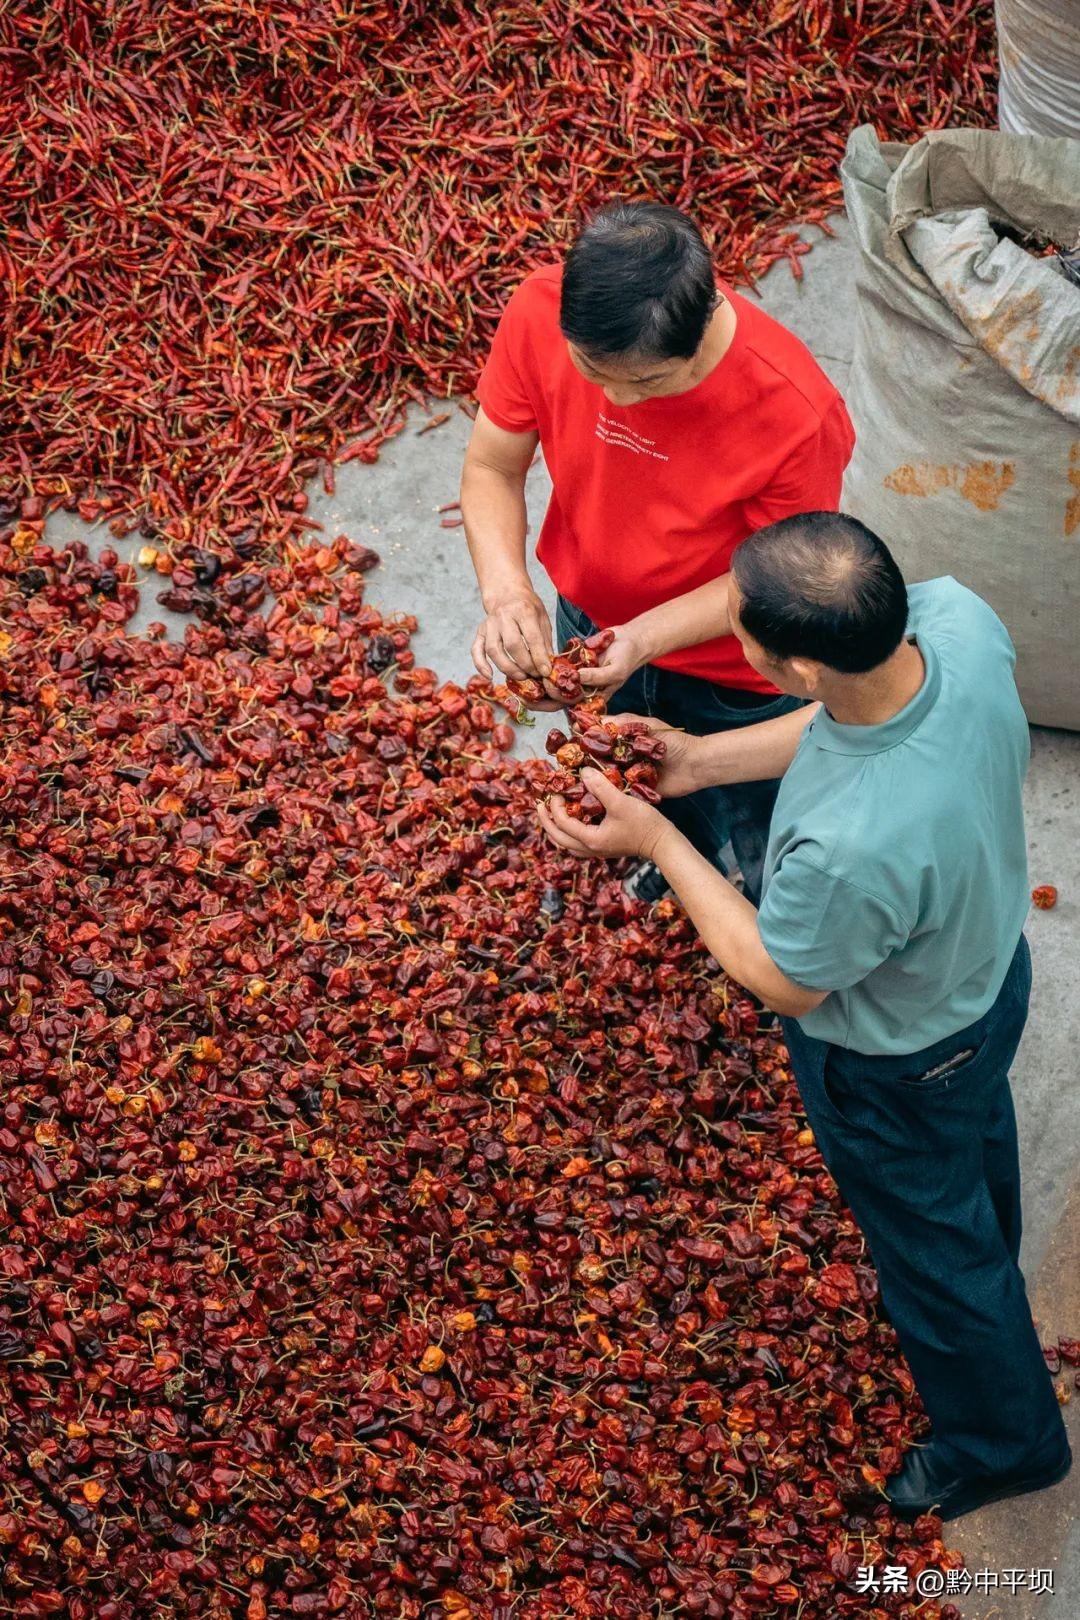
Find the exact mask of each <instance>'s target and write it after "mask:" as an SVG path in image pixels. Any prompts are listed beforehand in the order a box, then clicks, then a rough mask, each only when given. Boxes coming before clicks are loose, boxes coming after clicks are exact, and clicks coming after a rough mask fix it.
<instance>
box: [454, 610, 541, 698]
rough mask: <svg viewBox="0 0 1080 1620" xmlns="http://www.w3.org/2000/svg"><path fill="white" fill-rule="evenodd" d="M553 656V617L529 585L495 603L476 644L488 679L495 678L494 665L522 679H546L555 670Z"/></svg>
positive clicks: (477, 659) (477, 656)
mask: <svg viewBox="0 0 1080 1620" xmlns="http://www.w3.org/2000/svg"><path fill="white" fill-rule="evenodd" d="M551 655H552V636H551V620H550V619H549V618H548V614H547V609H546V608H545V607H544V604H543V602H541V600H540V598H539V597H538V596H537V595H536V593H535V591H532V590H530V589H528V588H523V589H522V590H520V591H518V592H516V593H515V594H513V595H510V596H506V597H503V598H501V599H500V600H499V601H497V602H496V603H494V604H493V605H492V607H491V608H490V609H489V611H488V613H487V616H486V617H485V619H484V621H483V623H482V624H481V626H480V628H479V630H478V631H477V632H476V637H475V639H474V641H473V644H472V661H473V663H474V664H475V665H476V668H477V670H478V672H479V673H480V674H481V675H483V677H484V679H485V680H491V665H492V664H494V665H495V666H496V667H497V668H498V669H500V670H502V672H503V674H504V675H510V676H514V677H516V678H518V679H521V678H522V677H523V676H527V675H538V676H540V677H541V678H543V677H544V676H546V675H549V674H550V673H551ZM537 706H538V705H530V707H537ZM545 707H550V708H553V709H554V708H558V707H559V705H558V704H555V703H552V704H549V705H545Z"/></svg>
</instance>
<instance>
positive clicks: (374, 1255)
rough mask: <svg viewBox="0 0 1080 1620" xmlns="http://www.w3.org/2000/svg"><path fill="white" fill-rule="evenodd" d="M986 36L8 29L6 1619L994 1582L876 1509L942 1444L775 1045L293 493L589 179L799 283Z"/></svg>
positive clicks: (654, 1611)
mask: <svg viewBox="0 0 1080 1620" xmlns="http://www.w3.org/2000/svg"><path fill="white" fill-rule="evenodd" d="M990 9H991V8H990V6H989V4H988V0H978V3H974V4H972V3H970V0H969V3H961V4H945V3H944V0H942V3H941V4H938V3H936V0H927V3H926V4H925V5H924V4H909V5H899V6H898V5H895V4H892V5H886V4H884V0H867V3H865V4H863V3H862V0H858V3H852V4H836V5H830V4H827V3H825V4H822V3H817V0H814V3H802V4H799V5H793V4H791V3H790V0H779V3H774V4H770V5H764V4H747V5H739V6H736V5H734V4H731V3H723V4H719V5H717V4H711V5H705V4H696V3H694V0H688V3H686V4H680V5H679V6H677V7H670V6H666V5H660V4H658V3H655V0H641V3H637V0H635V3H634V4H633V5H632V6H631V7H630V9H629V10H627V8H625V7H624V8H621V9H616V10H612V8H610V7H609V6H607V5H604V4H601V3H600V0H596V3H577V4H571V3H569V0H552V3H551V4H549V5H546V6H544V7H543V8H536V7H526V6H521V5H516V4H509V5H505V6H499V7H494V8H488V9H487V10H485V11H483V12H481V13H478V12H477V11H476V10H475V9H474V8H471V7H466V6H453V5H434V6H420V5H418V4H409V3H404V4H400V3H395V4H389V3H387V4H366V5H361V4H356V3H351V0H335V3H331V0H314V3H312V4H309V5H304V6H297V5H295V4H293V3H291V0H290V3H286V0H249V3H248V4H244V3H243V0H207V3H204V4H200V5H198V6H191V5H188V4H186V3H185V4H181V3H179V0H159V3H157V4H154V5H150V4H148V3H147V0H79V3H72V4H64V5H56V6H38V5H31V4H29V3H28V0H27V3H25V4H18V3H17V4H15V5H14V6H10V7H8V8H6V9H5V12H4V16H3V18H0V60H2V62H3V66H4V72H5V82H6V85H7V90H6V93H5V97H4V100H3V104H2V105H0V179H2V182H3V183H2V184H0V274H2V277H3V283H4V292H5V300H4V306H3V309H2V311H0V320H2V322H3V326H2V332H0V1009H2V1026H0V1071H2V1073H3V1076H4V1086H3V1094H2V1096H0V1193H2V1198H0V1279H2V1288H0V1557H2V1558H3V1560H4V1573H3V1597H4V1602H5V1604H6V1608H7V1612H10V1613H12V1614H14V1615H16V1616H40V1615H49V1614H58V1615H66V1616H69V1617H70V1620H142V1617H144V1616H145V1617H147V1620H151V1617H158V1616H165V1615H176V1616H180V1615H206V1616H216V1617H224V1616H240V1617H242V1620H287V1617H289V1616H293V1615H316V1616H321V1615H335V1614H336V1615H342V1616H346V1617H348V1616H352V1615H359V1614H365V1615H367V1614H371V1615H375V1616H386V1617H390V1620H396V1617H400V1620H430V1617H432V1616H435V1615H440V1616H443V1617H445V1620H469V1617H473V1620H541V1617H551V1620H556V1617H564V1616H565V1615H567V1614H570V1613H573V1614H581V1615H597V1616H600V1615H603V1616H612V1617H615V1620H618V1617H624V1620H640V1617H641V1616H643V1615H656V1616H666V1615H673V1616H674V1615H688V1616H704V1617H706V1620H756V1617H765V1616H768V1617H773V1616H776V1617H783V1616H786V1615H790V1616H791V1617H792V1620H796V1617H798V1620H825V1617H826V1616H828V1617H830V1620H832V1617H835V1616H845V1615H851V1616H856V1615H857V1616H859V1617H860V1620H865V1617H866V1616H868V1615H869V1616H875V1617H876V1616H884V1615H905V1614H908V1613H914V1603H913V1602H912V1601H908V1600H904V1599H902V1598H889V1599H883V1600H882V1602H881V1607H880V1608H871V1609H868V1608H867V1601H868V1600H867V1599H866V1598H864V1597H862V1596H859V1595H856V1594H854V1593H853V1591H852V1582H851V1577H852V1575H853V1573H854V1570H855V1568H856V1566H857V1565H858V1564H860V1563H873V1562H879V1563H880V1562H884V1561H888V1562H891V1563H894V1564H897V1563H899V1564H904V1565H907V1566H908V1567H909V1568H910V1569H911V1570H912V1571H915V1570H918V1569H919V1568H921V1567H922V1566H923V1565H924V1564H926V1563H927V1562H933V1563H934V1564H936V1565H938V1566H943V1565H947V1564H949V1563H950V1562H955V1559H954V1558H953V1557H952V1555H949V1554H947V1553H946V1552H945V1550H944V1549H943V1547H942V1545H941V1542H940V1541H939V1539H938V1536H939V1533H940V1527H939V1525H938V1523H937V1521H936V1520H929V1519H928V1520H925V1521H922V1522H920V1523H919V1524H918V1525H917V1526H915V1527H913V1528H909V1527H906V1526H904V1525H900V1524H896V1523H894V1522H893V1521H892V1519H891V1517H890V1516H889V1514H888V1512H887V1510H886V1509H885V1508H884V1506H882V1507H878V1508H877V1509H876V1510H875V1509H873V1508H872V1507H870V1508H867V1507H865V1506H863V1507H855V1506H852V1502H853V1497H852V1496H851V1494H850V1492H851V1487H852V1486H853V1485H854V1486H856V1487H860V1488H869V1489H870V1490H871V1491H873V1490H874V1489H875V1488H877V1487H878V1486H880V1484H881V1481H882V1478H883V1475H884V1474H886V1473H888V1472H889V1471H891V1469H892V1468H893V1467H895V1465H896V1463H897V1461H898V1458H899V1456H900V1453H901V1450H902V1448H903V1447H904V1445H905V1444H906V1443H907V1442H908V1441H909V1440H910V1438H911V1437H912V1436H913V1435H914V1434H916V1433H918V1429H919V1422H920V1420H919V1417H918V1406H917V1402H916V1400H915V1399H914V1395H913V1389H912V1384H911V1379H910V1376H909V1375H908V1373H907V1370H906V1368H905V1367H904V1365H903V1363H902V1361H901V1360H900V1359H899V1358H898V1355H897V1352H896V1348H895V1342H894V1339H893V1336H892V1334H891V1332H890V1330H889V1328H888V1327H887V1325H886V1324H885V1323H883V1321H882V1320H881V1318H880V1316H879V1315H878V1313H877V1311H876V1308H875V1302H876V1285H875V1279H874V1275H873V1272H872V1269H871V1268H870V1266H869V1264H868V1262H867V1257H866V1254H865V1250H864V1248H863V1244H862V1240H861V1238H860V1236H859V1234H858V1232H857V1230H856V1229H855V1227H854V1225H853V1223H852V1221H851V1219H850V1218H849V1216H848V1215H847V1214H846V1212H845V1211H844V1210H843V1209H842V1207H841V1206H840V1205H839V1203H838V1200H837V1197H836V1192H835V1189H834V1187H833V1185H832V1183H831V1181H830V1179H829V1177H828V1176H827V1174H826V1173H825V1171H824V1169H823V1166H822V1164H821V1161H820V1158H819V1156H818V1154H817V1151H816V1148H815V1146H814V1143H813V1139H812V1136H811V1135H810V1133H809V1132H808V1131H807V1129H806V1127H805V1122H804V1120H803V1118H802V1116H801V1113H800V1109H799V1102H798V1097H797V1093H796V1091H795V1088H794V1086H793V1084H792V1081H791V1078H790V1074H789V1072H788V1069H787V1064H786V1056H785V1053H784V1050H783V1047H782V1046H781V1045H780V1044H779V1042H778V1041H777V1040H776V1039H775V1037H774V1035H773V1034H772V1033H770V1032H769V1031H768V1030H766V1029H763V1028H760V1027H759V1025H758V1015H757V1013H756V1012H755V1009H754V1008H753V1007H752V1006H751V1005H749V1004H748V1003H747V1002H746V1001H744V1000H742V999H741V998H740V997H739V996H738V994H737V993H736V992H734V991H733V990H732V988H731V987H730V986H729V985H726V984H725V983H724V981H723V980H722V979H720V978H719V977H718V975H717V973H716V968H715V963H713V962H712V961H711V959H710V958H709V957H708V956H707V955H706V954H705V952H704V950H703V948H702V947H701V945H700V943H699V942H697V941H696V939H695V938H694V935H693V932H692V930H691V929H690V928H689V927H688V926H687V924H686V923H685V921H684V920H683V919H682V917H681V915H680V914H679V912H678V910H677V908H675V907H674V906H672V905H670V904H661V905H660V906H658V907H656V908H654V909H653V910H652V911H651V912H648V913H646V912H645V911H643V910H642V909H640V908H637V907H634V906H633V905H631V904H630V903H629V902H628V901H627V900H626V899H625V897H624V896H623V893H622V891H621V888H620V886H619V883H618V881H617V877H616V876H615V875H613V874H612V873H611V872H610V871H609V870H607V869H606V868H603V867H601V866H595V867H593V866H590V865H577V864H573V865H570V866H567V865H566V864H565V863H564V862H563V861H562V859H561V858H560V857H559V856H558V854H557V852H556V851H555V850H554V849H553V847H552V846H550V845H548V844H547V843H545V842H544V841H543V840H542V839H541V838H540V837H539V836H538V833H537V830H536V825H535V819H534V800H535V797H536V794H537V792H538V791H539V789H540V787H541V785H542V784H543V785H546V784H547V783H548V781H549V778H547V777H546V775H545V774H544V773H545V770H546V767H544V766H543V765H541V764H539V763H532V764H528V765H522V766H513V765H512V764H511V763H509V762H508V761H507V760H506V758H505V749H506V747H507V746H508V743H509V740H510V735H511V733H510V730H509V727H508V726H507V725H506V724H505V722H504V721H503V720H501V719H500V717H499V715H498V713H497V708H496V706H495V705H494V704H493V702H492V694H490V693H489V692H488V691H487V690H485V689H484V688H483V686H482V683H480V682H479V681H476V682H471V683H470V687H469V689H468V690H461V689H458V688H456V687H454V686H447V685H440V684H439V682H438V680H437V678H436V676H435V675H434V674H433V673H432V672H430V671H427V670H423V669H420V668H417V667H416V666H415V661H414V658H413V655H412V653H411V651H410V648H409V641H410V633H411V630H412V628H413V625H412V624H411V622H410V621H408V620H406V619H399V618H394V617H387V618H384V617H383V616H382V615H381V614H380V613H379V612H378V611H376V610H375V608H373V607H372V606H370V605H369V604H368V602H367V601H366V600H365V590H364V575H365V573H366V571H367V569H368V568H369V567H370V566H371V565H372V564H373V563H374V561H375V560H376V559H375V558H374V555H373V554H372V553H371V552H369V551H366V550H365V549H364V548H363V547H361V546H358V545H355V544H352V543H350V542H349V541H348V540H347V539H345V538H344V537H338V538H337V539H334V540H331V539H329V538H328V537H325V536H318V535H313V534H312V533H311V532H310V523H309V520H308V519H307V518H306V517H305V515H304V514H305V508H306V497H305V495H304V491H303V487H302V486H303V481H304V479H305V478H306V477H308V476H310V475H312V474H314V473H315V472H316V471H318V469H319V468H320V465H321V467H322V470H323V474H324V477H325V478H327V479H328V480H330V479H332V467H331V463H332V461H333V460H334V459H335V458H336V459H338V460H341V459H348V458H349V457H354V456H361V457H363V458H365V459H371V458H373V457H374V455H375V454H376V453H377V449H378V446H379V444H380V443H381V442H382V441H383V440H384V439H385V438H386V436H387V435H388V434H389V433H391V432H393V431H394V430H395V428H396V427H397V426H398V425H399V423H400V419H401V413H402V410H403V408H404V406H405V404H406V403H407V402H408V401H409V400H410V399H413V398H420V397H424V396H427V397H430V396H431V395H436V396H443V397H448V396H450V395H452V394H453V393H454V392H455V391H458V390H460V389H462V388H463V387H465V386H467V385H468V383H469V381H470V380H471V377H472V375H473V373H474V369H475V364H476V359H477V356H478V354H479V353H480V351H481V349H482V347H483V344H484V342H485V340H486V338H487V336H488V335H489V334H490V331H491V329H492V324H493V322H494V320H495V319H496V316H497V313H498V309H499V306H500V303H501V301H502V300H503V298H504V296H505V294H506V293H507V291H508V290H509V288H510V286H511V285H512V283H513V282H514V281H515V280H516V279H517V278H518V277H519V276H520V275H521V274H522V273H523V272H524V270H525V269H526V268H527V267H528V266H529V265H530V264H534V263H537V262H540V261H542V260H543V259H544V258H545V257H547V256H548V255H550V254H551V253H552V252H553V251H554V250H555V248H556V247H557V245H558V243H559V242H561V241H562V240H563V239H564V238H565V234H566V232H567V231H568V230H569V228H570V227H571V225H572V223H573V222H574V221H575V220H576V219H577V218H578V217H580V214H581V212H582V210H583V209H584V208H585V207H587V205H588V204H589V203H590V202H598V201H600V200H602V199H604V198H606V197H607V196H609V195H610V194H611V193H612V192H613V191H617V192H620V193H622V194H627V193H628V192H629V193H639V194H640V193H642V192H648V193H653V194H660V195H663V196H665V197H668V198H669V199H671V200H673V201H677V202H682V203H685V204H686V205H688V206H689V207H691V208H692V209H693V211H694V212H695V214H696V215H697V216H698V217H699V218H700V219H701V220H702V221H703V223H704V224H705V225H706V227H707V228H708V229H709V231H710V233H711V235H712V237H713V239H714V240H715V243H716V247H717V253H718V259H719V261H720V263H721V265H722V267H723V268H724V269H725V270H726V271H727V272H728V273H729V274H738V273H749V272H750V271H751V270H760V269H762V268H763V267H764V266H765V265H767V264H768V263H769V262H771V261H772V260H773V259H775V258H777V257H778V256H781V255H783V254H785V253H788V254H790V255H791V256H792V257H793V261H794V262H795V263H796V265H797V259H798V254H799V253H800V252H801V251H802V248H801V245H800V244H799V243H798V242H797V241H796V239H795V237H794V235H793V234H792V232H793V228H794V224H795V222H796V221H797V220H800V219H807V218H818V219H820V218H821V217H823V216H824V214H825V213H826V212H827V211H828V209H829V208H831V207H832V206H834V205H835V203H836V202H837V199H838V187H837V180H836V159H837V157H838V155H839V151H840V148H841V145H842V142H843V136H844V132H845V130H846V128H848V127H849V126H850V125H851V124H852V123H854V122H857V121H859V120H861V119H863V118H866V117H869V118H873V119H874V120H876V121H878V122H879V123H880V124H882V125H884V127H885V128H886V129H887V130H888V131H889V132H890V133H893V134H895V135H897V136H900V137H904V136H908V135H912V134H914V133H916V132H917V131H919V130H921V129H923V128H926V127H930V126H931V125H934V124H944V123H948V122H950V121H953V122H955V121H957V120H958V119H959V120H962V121H963V122H966V123H970V122H972V121H977V120H979V119H980V118H987V119H988V118H989V116H990V111H991V109H990V105H989V100H988V95H987V89H986V86H985V84H984V75H987V74H988V72H989V69H988V66H987V62H986V58H985V54H984V53H985V41H986V37H987V30H988V28H989V26H990ZM57 505H69V506H75V507H77V508H78V510H80V511H81V512H82V513H83V515H84V516H86V517H88V518H94V517H97V516H104V517H106V518H108V519H109V520H110V521H111V523H112V524H113V526H114V529H115V530H116V532H117V533H118V534H120V533H123V532H126V531H127V530H128V529H130V528H131V527H132V526H133V525H135V524H138V526H139V527H140V529H141V531H142V533H143V535H144V537H145V538H146V539H147V540H148V541H151V542H152V544H151V545H149V546H147V547H146V553H145V555H144V557H143V558H142V560H143V562H144V563H146V564H149V563H153V564H155V565H156V566H157V567H158V568H159V569H160V570H161V572H163V573H166V574H171V579H170V580H169V582H168V600H169V603H170V605H172V606H176V607H180V608H190V607H193V608H195V609H196V610H197V612H198V614H199V616H200V619H201V621H202V622H201V623H200V624H198V625H194V624H193V625H192V627H191V628H190V629H189V630H188V632H187V635H186V638H185V641H184V644H183V645H182V646H178V645H174V644H170V643H169V642H168V641H167V640H166V639H165V638H164V636H163V635H162V634H160V633H159V632H158V631H157V630H152V631H151V632H150V633H149V634H148V635H146V636H145V637H135V636H130V635H128V634H127V633H126V629H125V626H126V624H127V622H128V620H129V619H130V616H131V613H132V611H133V609H134V606H135V602H136V599H137V586H136V581H135V575H134V569H133V568H132V566H131V564H130V563H129V562H127V561H124V560H122V559H121V558H120V557H119V556H118V555H116V554H115V553H111V552H105V553H103V554H102V555H101V557H99V558H98V559H97V560H96V561H94V560H92V559H91V558H90V557H89V556H88V555H87V554H86V552H85V551H84V550H83V549H82V548H80V547H78V546H75V547H72V548H69V549H68V550H66V551H63V552H61V553H54V552H52V551H51V550H50V549H49V548H48V547H46V546H45V545H43V544H42V539H41V537H42V530H43V521H44V517H45V515H46V513H47V511H48V510H49V509H50V508H52V507H55V506H57ZM271 596H272V597H273V598H274V601H273V605H272V606H271V605H270V604H269V600H268V598H269V597H271ZM579 719H580V721H581V723H580V725H578V724H576V723H575V729H576V733H577V735H578V736H579V737H580V738H582V739H585V738H586V737H587V736H588V735H591V734H592V732H593V731H602V729H603V728H602V724H601V725H600V726H598V727H590V725H589V724H587V723H586V720H587V717H586V716H585V715H584V708H583V711H582V715H581V716H579ZM594 743H595V746H596V747H599V746H600V745H599V743H598V742H596V739H595V738H594ZM575 757H576V756H575ZM568 760H569V756H568ZM644 763H645V764H646V765H648V763H649V762H648V761H645V762H644ZM631 768H633V767H632V766H631ZM643 780H644V781H645V784H646V786H647V772H646V773H645V776H644V777H643ZM1078 1351H1080V1346H1076V1345H1075V1344H1073V1345H1070V1344H1064V1345H1063V1346H1062V1347H1061V1349H1060V1352H1059V1355H1060V1356H1061V1357H1062V1358H1063V1359H1064V1360H1065V1361H1066V1362H1069V1361H1075V1359H1076V1357H1077V1353H1078ZM1060 1366H1061V1362H1060V1361H1059V1362H1058V1370H1060ZM918 1613H919V1615H920V1617H921V1620H943V1617H944V1620H954V1617H955V1611H954V1610H952V1609H951V1607H950V1606H949V1605H948V1604H945V1605H944V1606H941V1605H938V1604H936V1603H935V1602H932V1601H931V1602H923V1603H921V1604H920V1605H919V1608H918Z"/></svg>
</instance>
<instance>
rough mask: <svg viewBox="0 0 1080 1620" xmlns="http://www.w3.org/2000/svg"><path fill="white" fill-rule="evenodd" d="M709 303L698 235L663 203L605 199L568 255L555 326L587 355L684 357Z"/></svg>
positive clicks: (710, 288) (709, 274)
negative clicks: (608, 201) (557, 323)
mask: <svg viewBox="0 0 1080 1620" xmlns="http://www.w3.org/2000/svg"><path fill="white" fill-rule="evenodd" d="M715 308H716V277H715V274H714V272H713V266H712V259H711V258H710V256H709V250H708V248H707V247H706V246H705V240H704V238H703V236H702V234H701V232H700V230H699V229H698V227H697V226H696V225H695V224H694V221H693V220H692V219H690V218H689V216H688V215H686V214H684V213H681V212H680V210H679V209H678V208H669V207H668V206H667V205H666V204H665V203H655V202H638V203H628V202H616V203H609V204H608V205H607V207H605V208H601V209H600V211H599V213H597V214H594V216H593V217H592V219H591V220H590V221H589V223H588V224H587V225H586V226H585V227H584V229H583V230H582V231H581V233H580V235H579V236H578V237H577V240H576V241H575V242H574V244H573V246H572V247H571V249H570V252H569V254H568V255H567V259H566V265H565V268H564V270H563V280H562V299H561V307H560V311H559V324H560V326H561V328H562V333H563V336H564V337H565V338H567V339H568V340H569V341H570V342H571V343H573V344H575V345H576V346H577V347H578V348H579V349H581V351H582V352H583V353H584V354H586V355H587V356H588V357H589V358H590V359H596V360H600V359H604V358H607V357H614V356H620V357H625V358H640V359H646V360H649V359H651V360H673V359H682V360H689V359H690V358H691V357H692V356H693V355H695V354H696V353H697V351H698V348H699V347H700V344H701V340H702V338H703V336H704V335H705V328H706V326H707V325H708V322H709V317H710V315H711V314H712V312H713V310H714V309H715Z"/></svg>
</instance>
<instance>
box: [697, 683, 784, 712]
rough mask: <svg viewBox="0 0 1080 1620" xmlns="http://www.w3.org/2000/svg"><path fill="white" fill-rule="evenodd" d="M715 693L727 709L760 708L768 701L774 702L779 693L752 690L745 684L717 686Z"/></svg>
mask: <svg viewBox="0 0 1080 1620" xmlns="http://www.w3.org/2000/svg"><path fill="white" fill-rule="evenodd" d="M713 684H714V685H715V682H714V683H713ZM716 695H717V697H718V698H719V699H720V701H721V703H724V704H726V705H727V707H728V708H729V709H762V708H764V707H765V705H766V704H768V703H775V702H776V700H777V698H778V697H779V696H780V695H781V694H780V693H779V692H752V691H751V690H750V689H749V687H745V686H717V687H716Z"/></svg>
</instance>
